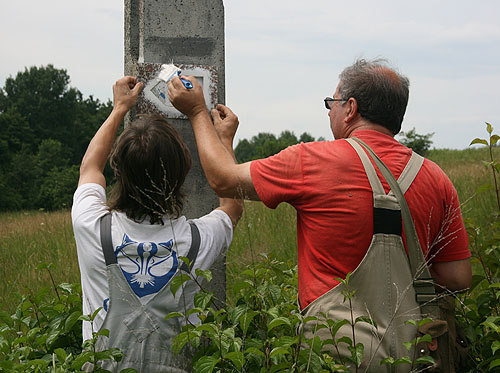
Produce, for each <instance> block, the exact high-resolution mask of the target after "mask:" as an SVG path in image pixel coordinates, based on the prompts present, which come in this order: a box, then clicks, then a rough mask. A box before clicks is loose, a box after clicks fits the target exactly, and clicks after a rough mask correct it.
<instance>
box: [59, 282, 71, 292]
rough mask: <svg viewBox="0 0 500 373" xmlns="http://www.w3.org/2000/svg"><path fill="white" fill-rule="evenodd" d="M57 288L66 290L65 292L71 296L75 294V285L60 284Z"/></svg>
mask: <svg viewBox="0 0 500 373" xmlns="http://www.w3.org/2000/svg"><path fill="white" fill-rule="evenodd" d="M57 287H58V288H59V289H62V290H64V291H66V292H68V293H70V294H71V293H73V285H71V284H68V283H66V282H65V283H62V284H59V285H58V286H57Z"/></svg>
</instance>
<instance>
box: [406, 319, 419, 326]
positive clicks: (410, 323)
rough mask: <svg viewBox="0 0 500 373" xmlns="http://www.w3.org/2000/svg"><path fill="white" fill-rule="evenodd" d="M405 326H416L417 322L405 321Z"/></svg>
mask: <svg viewBox="0 0 500 373" xmlns="http://www.w3.org/2000/svg"><path fill="white" fill-rule="evenodd" d="M405 324H407V325H413V326H417V321H416V320H406V321H405Z"/></svg>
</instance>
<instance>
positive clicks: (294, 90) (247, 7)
mask: <svg viewBox="0 0 500 373" xmlns="http://www.w3.org/2000/svg"><path fill="white" fill-rule="evenodd" d="M0 4H1V6H0V35H1V47H2V48H1V50H0V85H1V86H2V87H3V86H4V83H5V79H6V78H7V77H9V76H15V74H16V73H17V72H18V71H22V70H23V69H24V68H25V67H30V66H33V65H36V66H42V65H47V64H49V63H51V64H53V65H54V66H55V67H57V68H64V69H66V70H67V71H68V74H69V75H70V77H71V86H74V87H76V88H78V89H79V90H80V91H82V93H83V94H84V95H85V96H88V95H90V94H92V95H94V97H97V98H99V99H101V100H107V99H108V98H111V86H112V84H113V83H114V81H116V80H117V79H119V78H120V77H121V75H122V74H123V0H106V1H102V0H99V1H97V0H86V1H69V0H49V1H35V0H15V1H8V0H0ZM224 5H225V12H226V14H225V20H226V104H227V105H228V106H229V107H231V108H232V109H233V110H234V111H235V112H236V113H237V114H238V116H239V117H240V128H239V130H238V138H250V137H251V136H253V135H256V134H257V133H259V132H272V133H274V134H276V135H279V133H280V132H281V131H283V130H286V129H288V130H292V131H294V132H295V134H296V135H300V134H301V133H302V132H309V133H310V134H311V135H313V136H314V137H319V136H323V137H325V138H326V139H332V135H331V132H330V128H329V122H328V117H327V111H326V109H325V108H324V105H323V98H324V97H325V96H332V94H333V91H334V90H335V87H336V85H337V83H338V74H339V73H340V72H341V70H342V69H343V68H344V67H345V66H347V65H350V64H351V63H352V62H353V61H354V60H355V59H356V58H359V57H363V58H374V57H385V58H387V59H388V60H389V61H390V62H391V63H392V64H393V65H394V66H396V67H397V68H398V69H399V71H400V72H402V73H403V74H405V75H407V76H408V77H409V78H410V82H411V87H410V102H409V105H408V110H407V113H406V116H405V120H404V123H403V130H410V129H411V128H413V127H415V128H416V130H417V132H418V133H422V134H425V133H430V132H434V133H435V135H434V137H433V138H432V139H433V141H434V146H435V147H438V148H458V149H463V148H466V147H467V146H468V144H469V143H470V141H471V140H472V139H473V138H474V137H485V136H486V131H485V125H484V122H485V121H488V122H490V123H491V124H492V125H493V126H494V127H495V128H496V132H497V133H500V88H499V87H500V22H499V19H500V1H497V0H478V1H475V2H473V1H470V0H467V1H465V0H454V1H451V0H450V1H447V0H440V1H435V0H432V1H428V0H420V1H411V2H410V1H401V0H398V1H395V0H394V1H393V0H388V1H385V0H380V1H368V0H358V1H353V2H346V1H335V0H309V1H304V0H286V1H285V0H267V1H263V0H253V1H243V0H227V1H224Z"/></svg>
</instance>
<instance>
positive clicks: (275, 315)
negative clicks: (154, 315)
mask: <svg viewBox="0 0 500 373" xmlns="http://www.w3.org/2000/svg"><path fill="white" fill-rule="evenodd" d="M261 258H262V261H261V262H260V263H258V264H255V265H250V266H247V267H246V269H244V270H243V271H242V272H241V276H240V279H239V281H238V282H237V283H236V284H233V286H234V287H235V289H236V292H237V295H236V297H235V298H236V299H235V302H236V303H235V306H234V307H231V306H230V307H226V308H218V307H216V306H215V303H214V302H213V301H212V300H213V294H211V293H206V292H204V291H203V290H202V291H201V292H200V293H198V294H197V296H196V297H195V308H194V309H192V310H189V311H187V312H186V314H182V313H178V312H176V313H172V314H169V315H167V318H170V317H181V318H184V319H187V316H188V315H189V314H192V313H193V312H195V313H197V315H198V317H199V319H200V320H201V323H200V324H188V325H186V326H185V327H184V328H183V330H182V332H181V333H180V334H179V335H178V336H177V337H176V338H175V339H174V345H173V350H174V352H179V351H180V350H181V349H182V348H183V347H184V346H185V345H186V344H191V345H192V346H193V347H195V348H198V349H199V350H198V353H197V355H196V356H195V357H194V361H193V367H194V371H196V372H214V371H224V372H258V371H262V372H264V371H265V372H277V371H296V372H299V371H300V372H302V371H310V372H330V371H335V370H332V368H333V367H336V369H337V368H338V369H341V368H342V367H341V365H340V364H338V362H335V360H334V359H333V358H331V357H330V356H328V355H326V356H324V354H323V353H322V352H321V343H320V342H319V341H314V342H315V345H316V346H317V347H315V348H306V347H305V344H306V343H308V342H309V343H311V345H312V344H313V343H312V341H307V340H305V339H303V338H302V337H301V335H300V333H297V331H298V330H299V326H300V325H301V323H302V321H303V317H302V315H301V313H300V312H299V310H298V308H297V268H296V266H295V265H292V264H291V263H288V264H285V263H284V262H280V261H277V260H274V259H270V258H268V257H267V256H265V255H262V256H261ZM197 275H198V276H200V275H203V277H205V278H206V279H207V280H208V279H210V278H211V276H210V275H208V272H207V271H204V272H203V273H201V272H200V273H197ZM183 280H184V281H191V280H192V277H190V278H184V279H183ZM172 286H174V287H175V289H172V291H174V290H177V289H178V287H179V284H172Z"/></svg>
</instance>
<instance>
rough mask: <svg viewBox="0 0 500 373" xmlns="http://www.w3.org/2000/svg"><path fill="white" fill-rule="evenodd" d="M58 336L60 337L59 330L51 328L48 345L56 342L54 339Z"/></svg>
mask: <svg viewBox="0 0 500 373" xmlns="http://www.w3.org/2000/svg"><path fill="white" fill-rule="evenodd" d="M57 337H59V330H57V329H55V330H51V332H50V333H49V336H48V337H47V345H48V346H51V345H52V343H54V341H55V340H56V339H57Z"/></svg>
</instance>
